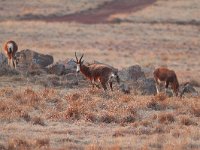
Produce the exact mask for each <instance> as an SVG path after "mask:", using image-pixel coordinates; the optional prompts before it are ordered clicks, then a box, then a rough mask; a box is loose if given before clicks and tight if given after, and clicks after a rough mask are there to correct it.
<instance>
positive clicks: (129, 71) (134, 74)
mask: <svg viewBox="0 0 200 150" xmlns="http://www.w3.org/2000/svg"><path fill="white" fill-rule="evenodd" d="M119 75H120V78H121V79H122V80H125V81H137V80H138V79H144V78H145V74H144V72H143V71H142V69H141V67H140V66H139V65H133V66H130V67H128V68H124V69H122V70H121V71H119Z"/></svg>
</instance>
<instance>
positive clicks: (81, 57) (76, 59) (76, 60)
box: [75, 52, 83, 62]
mask: <svg viewBox="0 0 200 150" xmlns="http://www.w3.org/2000/svg"><path fill="white" fill-rule="evenodd" d="M75 57H76V62H81V60H82V58H83V54H82V56H81V58H80V60H78V57H77V55H76V52H75Z"/></svg>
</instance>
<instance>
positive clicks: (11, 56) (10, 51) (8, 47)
mask: <svg viewBox="0 0 200 150" xmlns="http://www.w3.org/2000/svg"><path fill="white" fill-rule="evenodd" d="M17 50H18V46H17V44H16V43H15V41H8V42H6V43H5V45H4V51H5V53H6V55H7V58H8V65H9V66H11V68H16V56H15V54H16V52H17Z"/></svg>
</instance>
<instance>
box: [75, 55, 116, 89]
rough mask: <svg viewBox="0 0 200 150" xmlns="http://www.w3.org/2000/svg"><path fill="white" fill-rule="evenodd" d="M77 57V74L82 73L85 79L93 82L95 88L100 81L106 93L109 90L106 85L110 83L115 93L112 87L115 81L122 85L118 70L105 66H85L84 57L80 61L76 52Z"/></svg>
mask: <svg viewBox="0 0 200 150" xmlns="http://www.w3.org/2000/svg"><path fill="white" fill-rule="evenodd" d="M75 57H76V64H77V69H76V72H77V73H79V72H81V73H82V74H83V75H84V76H85V77H87V78H88V79H89V80H90V81H91V83H92V86H93V87H94V86H95V85H96V84H95V83H96V82H97V81H99V82H100V83H101V85H102V87H103V89H104V91H106V90H107V86H106V85H107V84H108V83H109V86H110V88H111V90H112V91H113V87H112V84H113V81H114V80H116V81H117V83H118V84H119V83H120V79H119V76H118V70H117V69H114V68H112V67H110V66H107V65H104V64H91V65H85V64H83V62H84V61H83V60H82V58H83V55H82V56H81V58H80V59H78V57H77V55H76V52H75ZM96 86H97V85H96Z"/></svg>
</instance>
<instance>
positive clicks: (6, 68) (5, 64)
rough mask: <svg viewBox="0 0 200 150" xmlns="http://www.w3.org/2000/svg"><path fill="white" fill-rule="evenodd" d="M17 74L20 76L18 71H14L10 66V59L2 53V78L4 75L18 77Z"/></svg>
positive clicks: (0, 60) (0, 58) (0, 59)
mask: <svg viewBox="0 0 200 150" xmlns="http://www.w3.org/2000/svg"><path fill="white" fill-rule="evenodd" d="M17 74H19V72H18V71H16V70H15V69H12V68H11V67H10V66H9V65H8V59H7V57H6V56H5V55H4V53H0V76H3V75H17Z"/></svg>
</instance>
